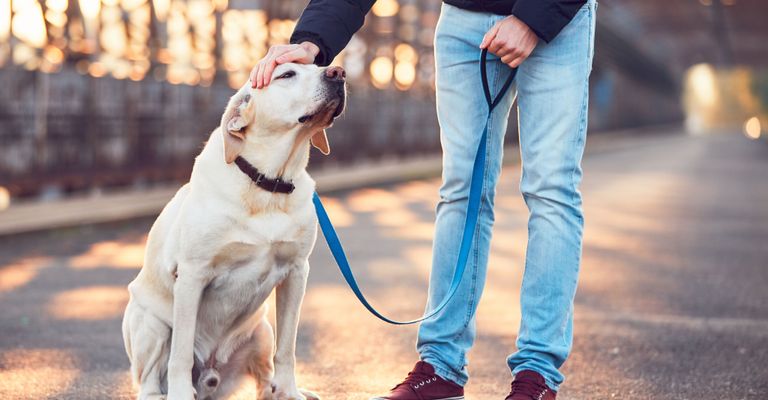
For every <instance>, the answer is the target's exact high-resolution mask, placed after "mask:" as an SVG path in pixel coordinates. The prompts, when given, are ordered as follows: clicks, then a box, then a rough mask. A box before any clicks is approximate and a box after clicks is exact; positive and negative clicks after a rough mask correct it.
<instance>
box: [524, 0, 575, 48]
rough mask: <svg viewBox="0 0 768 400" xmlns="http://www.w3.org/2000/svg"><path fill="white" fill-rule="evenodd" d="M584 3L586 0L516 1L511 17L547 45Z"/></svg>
mask: <svg viewBox="0 0 768 400" xmlns="http://www.w3.org/2000/svg"><path fill="white" fill-rule="evenodd" d="M585 3H586V0H517V1H516V2H515V5H514V6H513V7H512V15H514V16H515V17H517V18H519V19H520V20H521V21H523V22H525V24H526V25H528V27H529V28H531V30H532V31H533V32H534V33H536V36H538V37H539V38H541V40H543V41H545V42H547V43H549V42H550V41H551V40H552V39H554V38H555V36H557V34H558V33H560V31H561V30H562V29H563V28H564V27H565V26H566V25H568V23H569V22H571V19H573V17H574V16H575V15H576V13H577V12H578V11H579V9H580V8H581V7H582V6H583V5H584V4H585Z"/></svg>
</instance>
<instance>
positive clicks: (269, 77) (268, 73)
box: [262, 58, 277, 86]
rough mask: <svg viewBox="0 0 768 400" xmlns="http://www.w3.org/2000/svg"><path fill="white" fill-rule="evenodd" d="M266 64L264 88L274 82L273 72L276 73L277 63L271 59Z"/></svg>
mask: <svg viewBox="0 0 768 400" xmlns="http://www.w3.org/2000/svg"><path fill="white" fill-rule="evenodd" d="M266 64H267V65H265V66H264V76H263V77H262V79H263V81H264V86H267V85H269V82H270V81H271V80H272V72H274V71H275V67H276V66H277V62H276V61H275V59H274V58H270V59H269V60H268V61H267V63H266Z"/></svg>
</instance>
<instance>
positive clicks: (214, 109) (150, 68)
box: [0, 0, 680, 197]
mask: <svg viewBox="0 0 768 400" xmlns="http://www.w3.org/2000/svg"><path fill="white" fill-rule="evenodd" d="M303 5H304V2H303V1H266V0H262V1H244V0H243V1H237V0H230V1H229V2H228V1H226V0H186V1H182V0H79V1H77V0H69V1H67V0H45V1H38V0H28V1H23V2H22V1H14V2H10V0H0V93H2V95H0V186H2V187H5V188H6V189H7V190H8V191H10V193H11V194H12V195H13V196H15V197H20V196H36V195H41V194H42V195H61V194H66V193H70V192H77V191H82V190H92V189H94V188H96V189H100V188H108V187H114V186H126V185H144V184H151V183H154V182H160V181H168V180H184V179H186V178H187V177H188V174H189V171H190V168H191V165H192V161H193V157H194V156H195V154H196V153H197V152H198V151H199V149H200V148H201V146H202V144H203V142H204V140H205V139H206V138H207V135H208V134H209V133H210V131H211V130H212V129H213V128H215V126H216V124H217V123H218V121H219V119H220V116H221V112H222V111H223V107H224V105H225V104H226V100H227V99H228V98H229V96H231V94H232V93H233V89H232V88H233V87H239V86H240V85H241V84H242V83H243V82H244V81H245V80H246V78H247V74H248V72H249V70H250V68H251V66H252V65H253V64H254V63H255V62H256V61H257V60H258V59H259V58H260V57H261V56H262V55H263V54H264V52H265V51H266V49H267V48H268V46H270V45H272V44H276V43H284V42H286V41H287V39H288V37H289V35H290V32H291V31H292V29H293V26H294V20H295V18H296V17H297V16H298V14H299V12H300V10H301V8H302V6H303ZM439 7H440V3H439V1H437V0H435V1H417V0H399V1H398V0H379V1H378V2H377V3H376V6H375V7H374V9H373V11H372V13H371V15H370V16H369V18H368V19H367V20H366V25H365V27H364V28H363V29H362V31H361V32H360V33H359V34H358V35H356V36H355V38H353V40H352V42H351V43H350V45H349V46H348V48H347V49H346V50H345V51H344V52H343V53H342V54H341V55H340V56H339V57H338V58H337V60H336V63H338V64H342V65H344V67H345V68H346V69H347V71H348V79H349V82H350V88H351V93H350V99H351V101H350V102H349V106H348V109H347V112H346V113H345V115H344V116H343V117H342V118H341V119H340V120H339V121H338V122H337V123H336V125H335V127H334V129H333V130H332V132H331V134H332V138H331V142H332V147H333V156H332V157H329V158H325V157H314V158H313V160H312V163H311V167H312V168H318V167H322V165H323V164H325V163H340V164H344V165H351V164H354V163H356V162H359V161H363V160H371V159H377V158H383V157H393V156H394V157H412V156H418V155H420V154H427V153H435V152H438V151H439V139H438V126H437V121H436V117H435V112H434V87H433V81H434V66H433V57H432V47H431V46H432V38H433V35H434V27H435V24H436V22H437V18H438V15H439ZM6 11H7V12H6ZM598 30H599V32H598V44H597V53H598V54H597V57H596V66H595V70H594V72H593V79H592V91H593V96H592V99H591V103H592V104H591V105H592V112H591V115H590V118H591V122H590V124H591V127H592V128H595V129H607V128H612V127H622V126H629V125H639V124H647V123H656V122H664V121H669V120H678V119H680V111H679V103H678V98H677V97H676V94H677V92H676V89H674V85H675V83H674V82H672V83H669V78H668V77H667V76H665V75H664V71H663V65H662V66H659V65H655V64H652V65H651V67H653V68H651V67H642V66H641V68H642V69H643V70H644V71H648V70H653V71H656V72H654V73H652V74H646V75H641V76H638V75H637V74H636V73H633V70H632V68H629V67H627V66H628V65H629V66H633V67H634V68H635V69H637V62H633V61H631V60H633V59H634V60H646V58H645V57H638V55H639V52H638V51H635V50H633V49H632V46H631V42H628V41H623V42H622V41H621V33H620V32H619V31H617V30H615V29H612V28H611V27H610V26H609V25H605V24H600V25H599V28H598ZM601 36H603V37H606V38H607V39H608V40H607V41H606V42H604V43H602V44H601V42H600V37H601ZM617 43H618V44H617ZM633 57H634V58H633ZM628 60H629V62H628ZM645 62H647V61H645ZM654 68H655V69H654ZM659 83H661V84H659ZM670 87H673V88H672V89H670ZM623 92H627V93H629V92H631V93H633V96H619V95H618V93H623ZM511 118H513V119H514V113H512V117H511ZM515 125H516V124H514V121H512V123H511V124H510V127H511V129H514V126H515ZM516 136H517V135H515V134H510V135H507V140H508V141H515V140H516Z"/></svg>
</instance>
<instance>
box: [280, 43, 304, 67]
mask: <svg viewBox="0 0 768 400" xmlns="http://www.w3.org/2000/svg"><path fill="white" fill-rule="evenodd" d="M306 56H307V52H306V51H305V50H304V49H303V48H301V47H299V48H297V49H295V50H291V51H289V52H287V53H285V54H283V55H281V56H279V57H277V59H276V61H277V63H278V64H285V63H288V62H294V61H300V60H301V59H302V58H305V57H306Z"/></svg>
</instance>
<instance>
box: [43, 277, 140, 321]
mask: <svg viewBox="0 0 768 400" xmlns="http://www.w3.org/2000/svg"><path fill="white" fill-rule="evenodd" d="M127 303H128V289H126V288H125V286H122V285H120V286H90V287H85V288H79V289H73V290H69V291H66V292H62V293H59V294H57V295H55V296H53V298H52V299H51V300H50V301H49V302H48V305H47V306H46V309H47V310H48V314H49V315H51V316H52V317H53V318H56V319H77V320H88V321H93V320H99V319H112V318H118V317H119V316H120V315H122V313H123V310H125V305H126V304H127Z"/></svg>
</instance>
